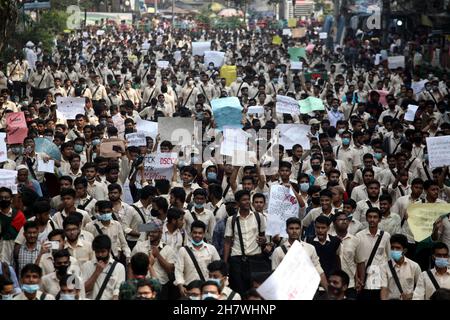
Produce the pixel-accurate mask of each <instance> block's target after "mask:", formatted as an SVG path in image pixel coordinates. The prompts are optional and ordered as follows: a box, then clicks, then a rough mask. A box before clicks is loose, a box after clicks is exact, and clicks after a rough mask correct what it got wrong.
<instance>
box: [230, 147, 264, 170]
mask: <svg viewBox="0 0 450 320" xmlns="http://www.w3.org/2000/svg"><path fill="white" fill-rule="evenodd" d="M257 162H258V160H257V159H256V152H255V151H239V150H235V151H233V155H232V156H231V165H232V166H239V167H244V166H253V165H255V164H256V163H257Z"/></svg>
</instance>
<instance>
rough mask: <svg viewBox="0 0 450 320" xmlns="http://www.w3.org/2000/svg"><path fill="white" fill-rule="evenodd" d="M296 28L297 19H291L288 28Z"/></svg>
mask: <svg viewBox="0 0 450 320" xmlns="http://www.w3.org/2000/svg"><path fill="white" fill-rule="evenodd" d="M296 26H297V19H295V18H289V19H288V27H289V28H295V27H296Z"/></svg>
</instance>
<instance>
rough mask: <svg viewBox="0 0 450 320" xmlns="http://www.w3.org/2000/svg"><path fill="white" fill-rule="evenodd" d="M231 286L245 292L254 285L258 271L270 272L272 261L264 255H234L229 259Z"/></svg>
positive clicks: (239, 291) (240, 292)
mask: <svg viewBox="0 0 450 320" xmlns="http://www.w3.org/2000/svg"><path fill="white" fill-rule="evenodd" d="M229 267H230V273H229V275H230V288H231V289H233V290H234V291H236V292H237V293H239V294H241V295H242V294H243V293H245V292H246V291H248V290H249V289H250V288H251V287H252V279H253V277H254V276H255V275H256V274H257V273H265V272H270V261H269V260H268V259H267V258H266V257H265V256H264V255H262V254H261V255H255V256H245V257H244V256H233V257H230V259H229Z"/></svg>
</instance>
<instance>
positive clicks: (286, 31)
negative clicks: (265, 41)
mask: <svg viewBox="0 0 450 320" xmlns="http://www.w3.org/2000/svg"><path fill="white" fill-rule="evenodd" d="M290 35H292V31H291V29H283V36H290Z"/></svg>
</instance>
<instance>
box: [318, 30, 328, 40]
mask: <svg viewBox="0 0 450 320" xmlns="http://www.w3.org/2000/svg"><path fill="white" fill-rule="evenodd" d="M326 38H328V33H326V32H321V33H319V39H321V40H324V39H326Z"/></svg>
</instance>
